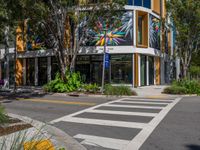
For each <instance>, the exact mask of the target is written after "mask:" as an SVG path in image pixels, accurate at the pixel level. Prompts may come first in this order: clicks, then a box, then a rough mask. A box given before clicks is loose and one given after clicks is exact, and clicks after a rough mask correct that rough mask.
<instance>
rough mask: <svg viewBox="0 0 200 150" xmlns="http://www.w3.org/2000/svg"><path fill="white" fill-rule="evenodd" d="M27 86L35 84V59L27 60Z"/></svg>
mask: <svg viewBox="0 0 200 150" xmlns="http://www.w3.org/2000/svg"><path fill="white" fill-rule="evenodd" d="M26 84H27V85H30V86H33V85H34V84H35V58H27V59H26Z"/></svg>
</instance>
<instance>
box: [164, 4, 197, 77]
mask: <svg viewBox="0 0 200 150" xmlns="http://www.w3.org/2000/svg"><path fill="white" fill-rule="evenodd" d="M167 7H168V10H169V16H170V17H171V18H172V20H173V23H174V25H175V27H176V31H177V33H176V51H177V54H178V56H179V57H180V60H181V66H182V67H181V68H182V69H181V70H182V75H183V77H185V78H186V77H187V72H188V69H189V66H190V63H191V60H192V56H193V54H195V53H197V52H198V51H200V1H197V0H169V1H168V4H167Z"/></svg>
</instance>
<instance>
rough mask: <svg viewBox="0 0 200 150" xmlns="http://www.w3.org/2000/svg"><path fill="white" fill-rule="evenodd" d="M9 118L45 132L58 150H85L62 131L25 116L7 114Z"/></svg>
mask: <svg viewBox="0 0 200 150" xmlns="http://www.w3.org/2000/svg"><path fill="white" fill-rule="evenodd" d="M8 115H9V116H10V117H13V118H17V119H19V120H22V121H24V122H26V123H30V124H31V125H32V126H33V127H34V128H36V129H40V130H41V128H42V132H44V133H45V132H46V133H47V134H50V135H51V136H52V138H51V139H52V140H53V141H54V142H55V143H56V145H58V146H59V148H66V149H67V150H87V149H86V148H85V147H84V146H83V145H81V144H80V143H78V142H77V141H76V140H75V139H73V138H72V137H71V136H69V135H68V134H66V133H65V132H64V131H62V130H60V129H58V128H56V127H54V126H51V125H48V124H45V123H43V122H40V121H37V120H34V119H31V118H29V117H26V116H21V115H17V114H12V113H8Z"/></svg>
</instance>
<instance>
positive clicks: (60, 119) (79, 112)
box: [50, 98, 125, 124]
mask: <svg viewBox="0 0 200 150" xmlns="http://www.w3.org/2000/svg"><path fill="white" fill-rule="evenodd" d="M124 99H125V98H122V99H118V100H114V101H110V102H107V103H103V104H100V105H96V106H93V107H90V108H87V109H84V110H81V111H78V112H75V113H73V114H70V115H66V116H63V117H61V118H58V119H55V120H52V121H51V122H50V124H54V123H56V122H60V121H62V120H63V119H65V118H68V117H73V116H76V115H79V114H82V113H84V112H85V111H88V110H93V109H95V108H98V107H101V106H104V105H105V104H111V103H113V102H119V101H121V100H124Z"/></svg>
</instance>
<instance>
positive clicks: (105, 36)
mask: <svg viewBox="0 0 200 150" xmlns="http://www.w3.org/2000/svg"><path fill="white" fill-rule="evenodd" d="M104 31H105V33H104V51H103V70H102V84H101V93H102V94H103V91H104V79H105V56H106V55H105V53H106V38H107V30H106V29H105V30H104Z"/></svg>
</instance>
